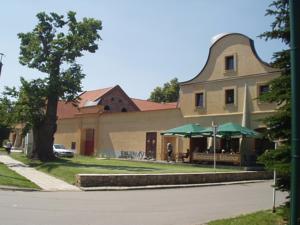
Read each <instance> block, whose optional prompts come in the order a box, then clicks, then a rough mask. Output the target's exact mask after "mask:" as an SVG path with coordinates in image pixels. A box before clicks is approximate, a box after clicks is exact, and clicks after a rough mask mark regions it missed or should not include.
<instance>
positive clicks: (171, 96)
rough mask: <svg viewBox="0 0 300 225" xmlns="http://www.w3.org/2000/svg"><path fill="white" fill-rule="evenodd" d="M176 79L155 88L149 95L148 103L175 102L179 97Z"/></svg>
mask: <svg viewBox="0 0 300 225" xmlns="http://www.w3.org/2000/svg"><path fill="white" fill-rule="evenodd" d="M179 88H180V87H179V83H178V79H177V78H174V79H172V80H170V82H167V83H165V84H164V86H163V87H156V88H155V89H154V90H153V91H152V92H151V94H150V98H149V100H150V101H153V102H177V100H178V97H179Z"/></svg>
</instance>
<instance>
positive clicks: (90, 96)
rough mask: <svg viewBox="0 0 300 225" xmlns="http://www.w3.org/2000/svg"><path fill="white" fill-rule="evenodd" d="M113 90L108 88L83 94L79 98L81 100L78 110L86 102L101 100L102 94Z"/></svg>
mask: <svg viewBox="0 0 300 225" xmlns="http://www.w3.org/2000/svg"><path fill="white" fill-rule="evenodd" d="M113 88H114V87H109V88H102V89H98V90H93V91H85V92H83V93H82V94H81V95H80V96H79V97H80V98H81V100H79V101H80V102H79V104H78V107H79V108H81V107H84V105H85V103H86V102H87V101H95V100H97V99H98V98H101V97H102V96H103V95H104V94H106V93H107V92H109V91H110V90H111V89H113Z"/></svg>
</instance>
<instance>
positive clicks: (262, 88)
mask: <svg viewBox="0 0 300 225" xmlns="http://www.w3.org/2000/svg"><path fill="white" fill-rule="evenodd" d="M269 90H270V88H269V85H268V84H264V85H260V86H259V95H262V94H265V93H268V92H269Z"/></svg>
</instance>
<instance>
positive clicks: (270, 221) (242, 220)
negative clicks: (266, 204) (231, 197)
mask: <svg viewBox="0 0 300 225" xmlns="http://www.w3.org/2000/svg"><path fill="white" fill-rule="evenodd" d="M280 211H281V209H280ZM284 224H286V223H285V222H284V219H283V217H282V216H281V215H280V213H272V212H270V211H260V212H256V213H251V214H246V215H241V216H238V217H235V218H230V219H222V220H216V221H211V222H209V223H208V224H207V225H284Z"/></svg>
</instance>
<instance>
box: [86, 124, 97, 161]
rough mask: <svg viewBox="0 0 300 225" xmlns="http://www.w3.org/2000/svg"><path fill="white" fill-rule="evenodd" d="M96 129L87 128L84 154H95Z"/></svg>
mask: <svg viewBox="0 0 300 225" xmlns="http://www.w3.org/2000/svg"><path fill="white" fill-rule="evenodd" d="M94 133H95V130H94V129H86V132H85V145H84V154H85V155H93V154H94Z"/></svg>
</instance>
